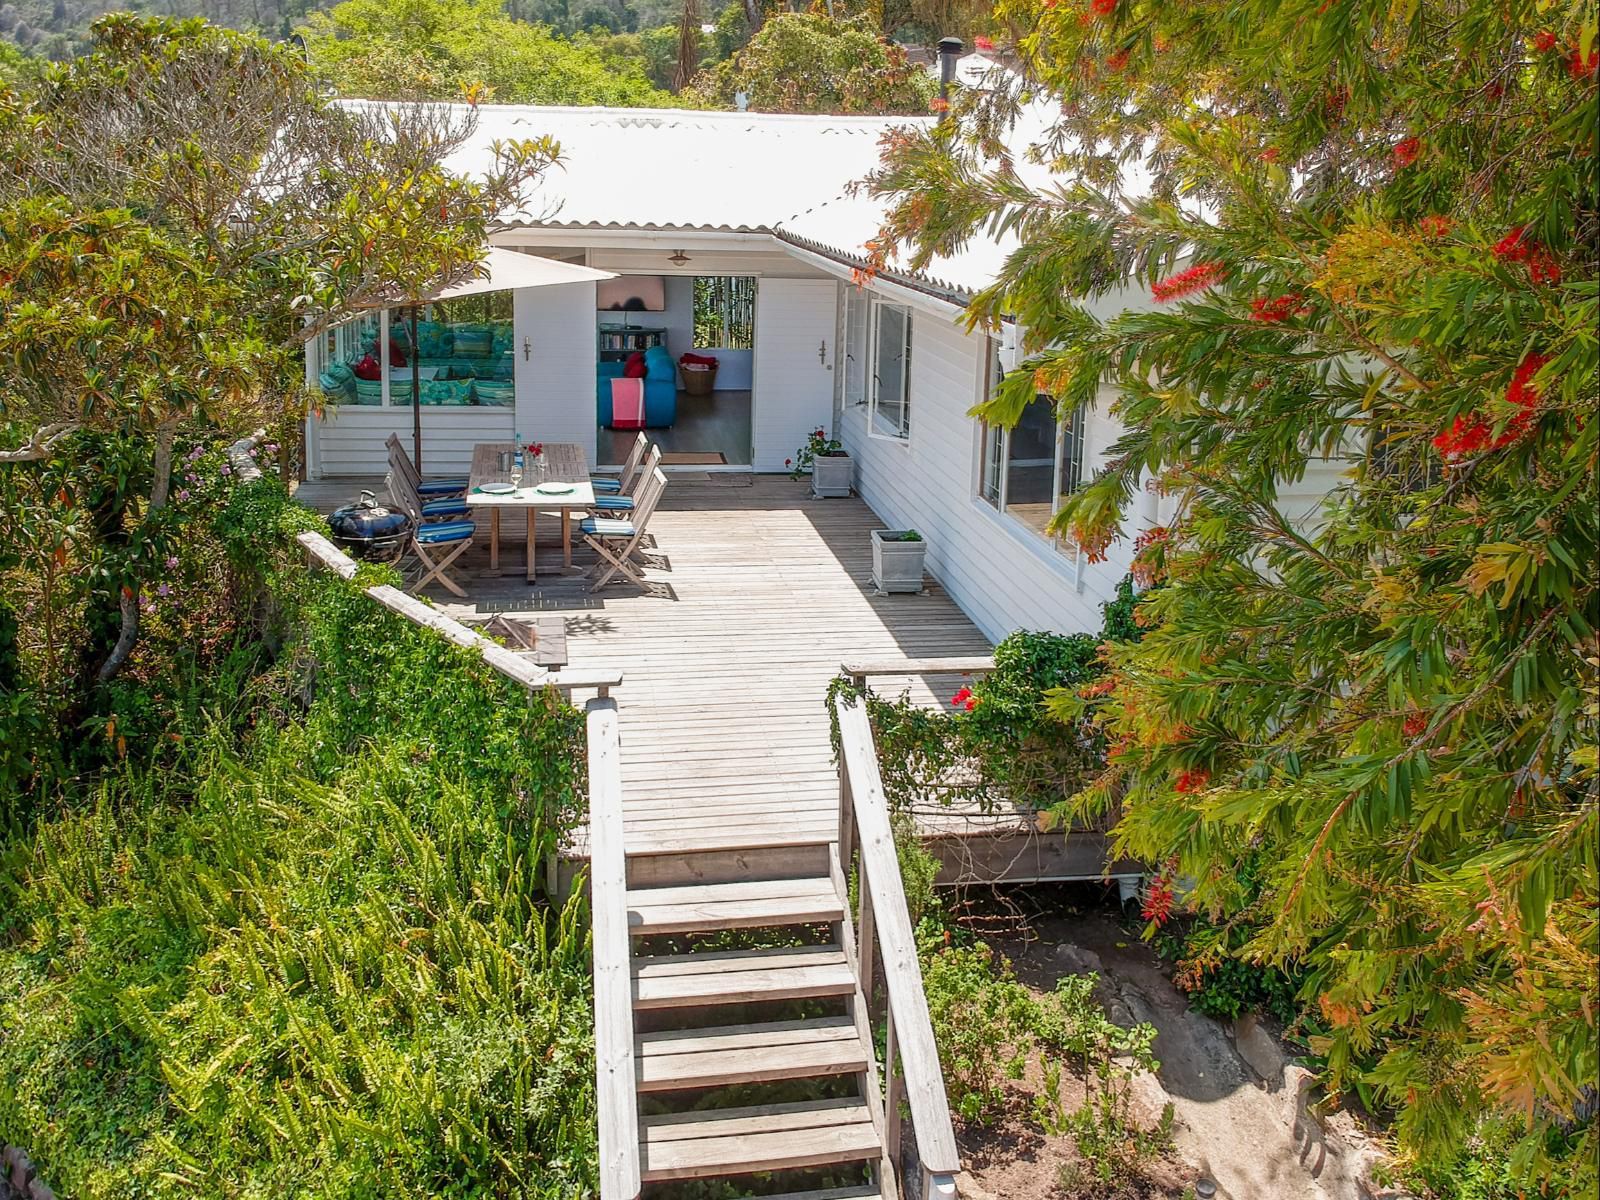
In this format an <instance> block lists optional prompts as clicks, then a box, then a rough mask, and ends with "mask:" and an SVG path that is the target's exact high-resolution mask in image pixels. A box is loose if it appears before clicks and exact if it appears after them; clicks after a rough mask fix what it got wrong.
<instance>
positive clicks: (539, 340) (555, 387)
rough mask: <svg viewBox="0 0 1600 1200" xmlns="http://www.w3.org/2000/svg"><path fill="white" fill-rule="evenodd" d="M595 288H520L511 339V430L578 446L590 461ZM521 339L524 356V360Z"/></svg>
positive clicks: (532, 438)
mask: <svg viewBox="0 0 1600 1200" xmlns="http://www.w3.org/2000/svg"><path fill="white" fill-rule="evenodd" d="M594 292H595V288H594V284H592V283H564V284H561V285H560V286H558V287H542V288H523V289H521V290H520V291H518V292H517V294H516V299H515V304H514V306H513V308H512V317H513V320H514V321H515V324H516V336H515V340H514V342H513V345H512V352H513V353H514V354H515V355H516V364H517V367H516V371H517V408H516V413H517V417H516V432H517V433H519V434H521V435H522V436H523V437H524V438H525V439H527V440H529V441H540V442H577V443H578V445H580V446H582V447H583V452H584V453H585V454H586V455H588V458H589V465H590V466H593V465H594V462H595V457H594V456H595V428H596V425H595V402H594V396H595V391H594V389H595V363H596V361H597V359H598V357H599V356H598V355H597V354H596V351H595V294H594ZM524 339H526V340H527V344H528V356H527V357H526V358H524V357H523V343H524Z"/></svg>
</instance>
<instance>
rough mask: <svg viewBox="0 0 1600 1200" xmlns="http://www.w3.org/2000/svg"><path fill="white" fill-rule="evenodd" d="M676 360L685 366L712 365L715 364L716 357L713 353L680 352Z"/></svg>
mask: <svg viewBox="0 0 1600 1200" xmlns="http://www.w3.org/2000/svg"><path fill="white" fill-rule="evenodd" d="M678 361H679V362H680V363H682V364H683V365H684V366H686V367H714V366H716V365H717V358H716V355H714V354H692V353H690V354H682V355H679V356H678Z"/></svg>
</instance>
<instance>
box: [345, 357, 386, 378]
mask: <svg viewBox="0 0 1600 1200" xmlns="http://www.w3.org/2000/svg"><path fill="white" fill-rule="evenodd" d="M350 373H351V374H353V375H354V376H355V377H356V378H357V379H382V378H383V368H382V367H380V366H379V365H378V360H377V359H376V358H374V357H373V356H372V355H370V354H369V355H367V356H366V357H365V358H363V359H362V360H361V361H360V362H358V363H356V365H355V366H353V367H351V368H350Z"/></svg>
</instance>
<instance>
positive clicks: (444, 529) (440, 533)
mask: <svg viewBox="0 0 1600 1200" xmlns="http://www.w3.org/2000/svg"><path fill="white" fill-rule="evenodd" d="M477 529H478V527H477V525H475V524H474V523H473V522H471V521H440V522H439V523H438V524H437V525H424V526H423V527H422V528H421V529H419V530H417V541H419V542H422V543H423V544H425V545H429V544H432V543H434V542H460V541H465V540H466V539H467V538H469V537H471V536H472V535H473V534H474V533H476V532H477Z"/></svg>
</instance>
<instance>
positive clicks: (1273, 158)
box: [1261, 146, 1279, 163]
mask: <svg viewBox="0 0 1600 1200" xmlns="http://www.w3.org/2000/svg"><path fill="white" fill-rule="evenodd" d="M1278 153H1279V152H1278V148H1277V147H1276V146H1268V147H1267V148H1266V149H1265V150H1263V151H1262V152H1261V161H1262V162H1269V163H1275V162H1277V161H1278Z"/></svg>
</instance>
